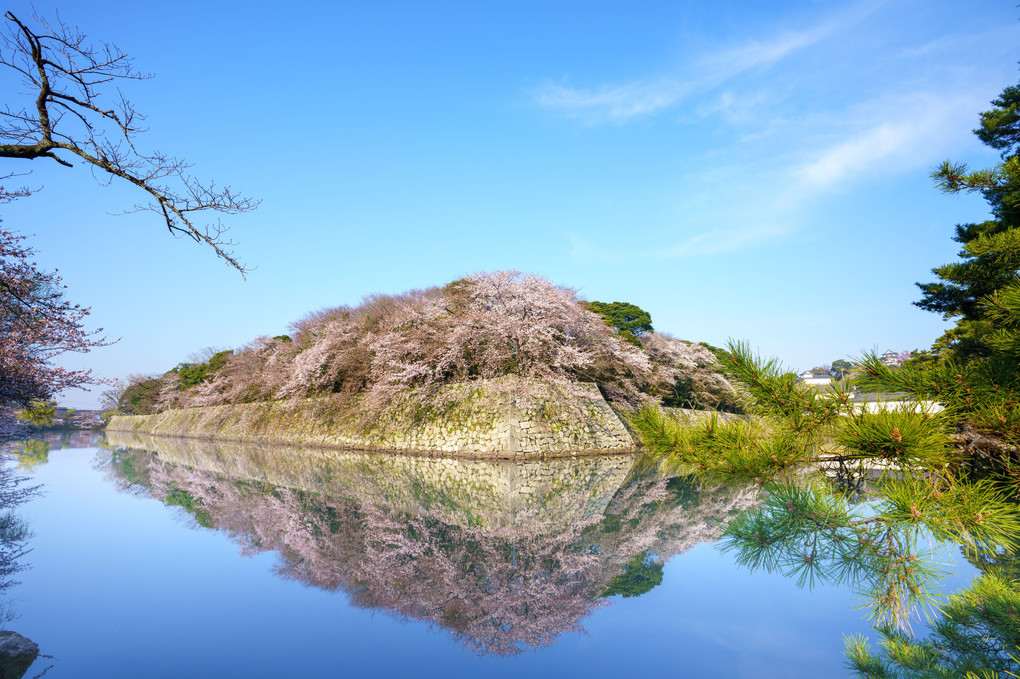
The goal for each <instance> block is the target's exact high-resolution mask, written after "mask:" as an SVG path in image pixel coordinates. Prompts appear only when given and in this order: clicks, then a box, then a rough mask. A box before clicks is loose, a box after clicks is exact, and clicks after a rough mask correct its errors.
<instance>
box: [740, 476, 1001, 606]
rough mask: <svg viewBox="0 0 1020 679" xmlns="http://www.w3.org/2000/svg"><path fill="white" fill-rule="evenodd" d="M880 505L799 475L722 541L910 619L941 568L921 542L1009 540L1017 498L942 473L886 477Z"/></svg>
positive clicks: (746, 556)
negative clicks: (850, 589)
mask: <svg viewBox="0 0 1020 679" xmlns="http://www.w3.org/2000/svg"><path fill="white" fill-rule="evenodd" d="M885 483H886V485H885V497H884V498H883V499H882V501H880V502H878V503H877V504H876V505H874V506H873V507H864V506H860V507H851V506H850V505H849V503H848V502H847V501H846V500H845V498H843V497H841V496H838V495H835V494H831V493H828V492H824V491H822V490H814V489H810V488H802V487H797V486H794V485H774V486H771V487H769V488H768V496H767V498H766V499H765V501H764V503H763V505H762V507H761V508H760V509H758V510H757V511H755V512H753V513H748V514H745V515H742V516H740V517H739V518H737V519H736V520H734V521H733V522H732V523H731V524H730V526H729V527H728V528H727V531H726V536H725V538H724V549H726V550H728V551H732V552H734V553H735V554H736V559H737V562H738V563H739V564H741V565H744V566H747V567H748V568H750V569H752V570H753V569H758V568H762V569H765V570H767V571H770V572H779V573H782V574H784V575H787V576H791V577H796V578H797V583H798V585H800V586H803V585H805V584H807V585H809V586H813V585H814V584H815V583H816V582H820V583H848V584H850V585H853V586H855V587H856V588H857V590H858V591H859V592H860V593H861V594H862V595H863V596H865V597H866V599H867V601H868V606H869V608H870V610H871V616H872V618H873V619H876V620H878V621H879V622H881V623H883V624H894V625H900V626H906V625H908V624H909V620H908V618H909V615H910V613H911V611H912V610H914V609H915V607H916V606H917V605H919V604H924V605H931V603H932V601H933V598H934V596H933V594H932V591H933V588H934V584H935V583H936V582H937V581H938V579H939V577H940V576H941V572H940V571H939V570H938V569H937V568H936V567H935V566H934V565H933V563H932V562H931V561H930V559H929V558H928V557H927V554H926V551H923V550H921V549H920V548H919V545H920V541H921V539H922V538H927V539H932V538H933V539H934V540H935V541H945V542H952V543H962V544H965V545H971V546H972V547H989V546H991V547H994V546H1010V545H1012V544H1013V542H1014V540H1015V536H1016V535H1017V533H1018V522H1017V517H1016V515H1015V514H1014V512H1013V508H1012V507H1011V506H1010V505H1009V504H1007V503H1006V502H1005V501H1004V500H1003V498H1002V497H1001V496H1000V495H999V494H998V493H997V492H996V491H995V490H994V489H992V488H991V487H989V486H985V485H983V484H980V483H977V484H966V485H953V484H950V483H948V482H946V481H944V480H942V481H940V480H939V479H937V478H934V479H921V478H906V479H900V480H892V479H887V480H886V482H885Z"/></svg>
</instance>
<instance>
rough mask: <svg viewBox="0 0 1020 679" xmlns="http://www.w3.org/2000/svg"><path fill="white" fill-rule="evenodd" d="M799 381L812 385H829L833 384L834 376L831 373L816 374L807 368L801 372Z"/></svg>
mask: <svg viewBox="0 0 1020 679" xmlns="http://www.w3.org/2000/svg"><path fill="white" fill-rule="evenodd" d="M797 381H798V382H800V383H801V384H805V385H808V386H811V387H827V386H829V385H830V384H832V377H831V376H830V375H816V374H815V373H814V372H812V371H811V370H805V371H804V372H802V373H801V374H800V377H799V378H798V379H797Z"/></svg>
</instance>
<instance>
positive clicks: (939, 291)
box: [915, 86, 1020, 358]
mask: <svg viewBox="0 0 1020 679" xmlns="http://www.w3.org/2000/svg"><path fill="white" fill-rule="evenodd" d="M1018 104H1020V87H1015V86H1012V87H1007V88H1006V89H1005V90H1003V92H1002V94H1001V95H1000V96H999V97H997V98H996V99H994V100H993V101H992V106H993V108H991V109H990V110H988V111H985V112H983V113H982V114H981V127H979V128H978V129H976V130H974V133H975V134H976V135H977V136H978V138H980V139H981V141H983V142H984V143H985V144H987V145H988V146H990V147H992V148H994V149H996V150H999V151H1001V154H1002V162H1001V163H999V164H998V165H996V166H994V167H991V168H988V169H984V170H977V171H970V170H969V168H968V167H967V166H966V165H964V164H961V163H952V162H950V161H946V162H944V163H942V165H941V166H940V167H939V168H938V169H937V170H936V171H935V172H934V173H933V175H932V176H933V178H934V179H935V180H936V182H937V185H938V186H939V188H940V189H941V190H943V191H944V192H947V193H960V192H965V193H971V192H977V193H980V194H982V195H983V196H984V197H985V199H986V200H987V201H988V205H989V208H990V210H991V212H992V215H993V217H994V218H993V219H990V220H987V221H984V222H979V223H973V224H958V225H957V226H956V234H955V236H954V238H953V240H955V241H956V242H958V243H960V244H961V245H963V248H962V250H961V251H960V260H959V261H957V262H951V263H949V264H944V265H942V266H939V267H936V268H935V269H932V273H934V274H935V275H936V276H937V278H938V280H936V281H934V282H931V283H918V284H917V285H918V287H919V288H920V289H921V292H922V297H921V299H920V300H918V301H917V302H915V304H916V305H917V306H919V307H921V308H922V309H926V310H928V311H933V312H936V313H940V314H942V315H943V316H944V317H945V318H957V319H958V322H957V326H956V327H955V328H953V329H952V330H950V331H949V332H948V333H947V334H946V335H945V336H944V337H943V338H942V340H941V342H940V344H939V346H938V348H939V349H940V350H941V351H948V352H949V353H951V354H953V355H956V356H959V357H962V358H966V357H968V356H971V355H983V354H986V353H987V348H986V347H985V345H984V341H983V338H984V336H985V334H986V333H987V332H988V329H989V326H988V323H987V319H986V318H985V304H984V302H985V300H986V299H987V298H988V296H989V295H993V294H995V293H997V292H999V291H1001V290H1003V289H1005V288H1006V287H1008V286H1010V285H1013V284H1015V283H1017V282H1018V281H1020V157H1018V152H1020V129H1018V122H1017V121H1018V119H1020V113H1018V109H1017V107H1018Z"/></svg>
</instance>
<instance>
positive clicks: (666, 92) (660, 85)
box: [536, 79, 688, 122]
mask: <svg viewBox="0 0 1020 679" xmlns="http://www.w3.org/2000/svg"><path fill="white" fill-rule="evenodd" d="M687 92H688V87H687V86H686V85H684V84H682V83H679V82H677V81H675V80H671V79H660V80H656V81H648V82H632V83H628V84H626V85H620V86H618V87H603V88H600V89H597V90H588V91H585V90H580V89H575V88H572V87H566V86H563V85H554V84H546V85H544V86H542V87H541V88H540V89H539V91H538V93H537V99H536V100H537V103H538V105H539V106H541V107H542V108H546V109H552V110H557V111H561V112H563V113H565V114H567V115H568V116H571V117H585V118H588V119H591V120H605V121H610V122H623V121H626V120H629V119H631V118H634V117H638V116H643V115H648V114H651V113H655V112H657V111H660V110H662V109H666V108H669V107H670V106H673V105H674V104H675V103H677V102H678V101H680V100H681V99H682V98H683V97H684V96H685V95H686V94H687Z"/></svg>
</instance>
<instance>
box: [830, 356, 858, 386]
mask: <svg viewBox="0 0 1020 679" xmlns="http://www.w3.org/2000/svg"><path fill="white" fill-rule="evenodd" d="M853 367H854V364H853V363H851V362H850V361H847V360H844V359H842V358H840V359H838V360H835V361H833V362H832V365H831V366H829V372H830V373H831V374H832V376H833V377H834V378H835V379H836V380H837V381H838V380H841V379H843V378H844V377H846V376H847V375H849V374H850V371H851V370H853Z"/></svg>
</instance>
